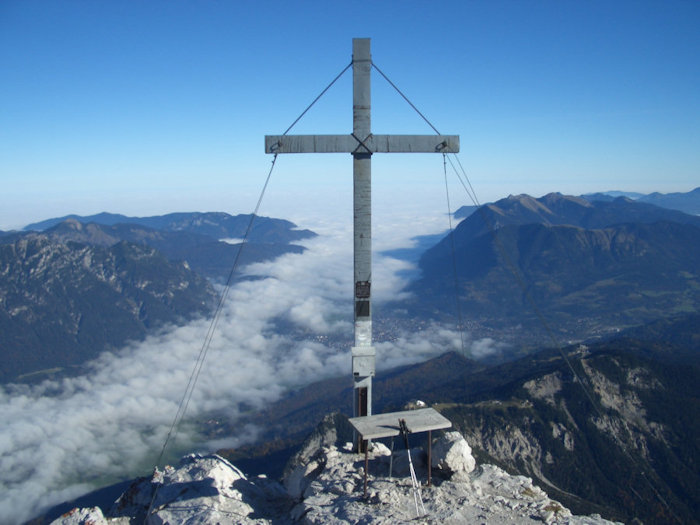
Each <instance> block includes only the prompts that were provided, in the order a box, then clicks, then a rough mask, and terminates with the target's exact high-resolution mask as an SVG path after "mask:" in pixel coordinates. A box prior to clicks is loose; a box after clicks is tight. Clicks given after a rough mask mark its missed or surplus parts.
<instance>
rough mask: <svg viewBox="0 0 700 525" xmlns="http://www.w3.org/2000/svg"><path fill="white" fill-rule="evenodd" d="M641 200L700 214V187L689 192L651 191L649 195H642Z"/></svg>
mask: <svg viewBox="0 0 700 525" xmlns="http://www.w3.org/2000/svg"><path fill="white" fill-rule="evenodd" d="M639 200H640V201H642V202H648V203H649V204H654V205H656V206H662V207H664V208H671V209H674V210H681V211H684V212H685V213H690V214H693V215H700V187H698V188H695V189H694V190H693V191H689V192H687V193H658V192H656V193H650V194H649V195H645V196H644V197H640V199H639Z"/></svg>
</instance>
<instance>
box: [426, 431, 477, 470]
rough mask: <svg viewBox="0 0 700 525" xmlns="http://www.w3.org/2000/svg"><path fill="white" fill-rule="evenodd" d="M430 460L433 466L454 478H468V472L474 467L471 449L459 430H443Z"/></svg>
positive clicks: (434, 445)
mask: <svg viewBox="0 0 700 525" xmlns="http://www.w3.org/2000/svg"><path fill="white" fill-rule="evenodd" d="M430 462H431V465H432V467H433V468H437V469H439V470H442V471H443V472H445V473H447V474H449V475H451V476H452V477H453V478H455V479H457V478H459V479H469V473H470V472H472V471H473V470H474V468H475V467H476V460H475V459H474V456H472V449H471V447H470V446H469V444H468V443H467V440H466V439H464V438H463V437H462V435H461V434H460V433H459V432H445V434H443V435H442V436H441V437H440V438H438V439H437V441H436V442H435V443H434V444H433V451H432V457H431V460H430Z"/></svg>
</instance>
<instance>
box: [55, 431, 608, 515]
mask: <svg viewBox="0 0 700 525" xmlns="http://www.w3.org/2000/svg"><path fill="white" fill-rule="evenodd" d="M330 441H331V440H330V439H319V440H316V444H317V445H318V448H317V449H315V450H313V449H312V448H309V447H305V448H304V449H303V453H300V454H298V455H297V456H296V457H295V459H294V460H293V461H292V463H291V464H290V465H289V468H288V469H287V470H286V474H285V478H284V484H285V487H286V488H285V487H283V486H282V485H281V484H279V483H277V482H275V481H272V480H269V479H267V478H265V477H258V478H254V479H248V478H246V476H245V475H244V474H243V473H242V472H241V471H240V470H238V469H237V468H236V467H234V466H233V465H232V464H231V463H229V462H228V461H226V460H224V459H223V458H221V457H219V456H216V455H209V456H200V455H190V456H186V457H185V458H183V459H182V460H181V463H180V465H178V467H177V468H173V467H166V468H165V469H164V471H163V472H160V471H156V472H155V473H154V475H153V477H152V478H143V479H141V480H138V481H136V482H135V483H134V484H133V485H132V486H131V487H130V488H129V490H127V491H126V492H125V493H124V494H123V495H122V496H121V497H120V498H119V500H117V502H116V503H115V505H114V507H113V508H112V509H111V511H110V512H108V513H107V516H106V517H105V516H103V514H102V512H101V511H100V509H98V508H91V509H74V510H73V511H71V512H69V513H67V514H65V515H64V516H62V517H61V518H59V519H58V520H56V521H54V522H53V523H54V524H55V525H59V524H60V525H78V524H80V525H85V524H87V523H92V524H95V525H104V524H110V525H122V524H123V525H126V524H136V523H139V524H140V523H144V522H145V523H149V524H165V523H171V524H176V523H177V524H180V523H186V524H214V523H221V524H226V523H240V524H253V523H255V524H272V523H274V524H276V525H284V524H293V523H300V524H319V525H320V524H324V525H325V524H346V523H365V524H369V523H372V524H395V523H405V522H408V521H412V520H416V521H418V522H421V523H440V524H463V523H488V524H496V525H499V524H505V523H509V524H511V523H522V524H528V523H539V524H541V523H548V524H575V525H584V524H585V525H598V524H603V523H610V522H608V521H606V520H604V519H602V518H600V517H599V516H572V514H571V512H570V511H569V510H568V509H566V508H564V507H563V506H562V505H560V504H559V503H557V502H556V501H553V500H551V499H549V497H548V496H547V494H545V492H544V491H543V490H542V489H540V488H539V487H536V486H534V485H533V483H532V480H531V479H530V478H526V477H523V476H510V475H509V474H507V473H506V472H505V471H503V470H501V469H500V468H498V467H495V466H492V465H482V466H480V467H478V468H476V469H475V468H474V462H473V457H472V455H471V449H470V448H469V445H468V444H467V443H466V441H465V440H464V438H462V437H461V435H460V434H458V433H456V432H450V433H447V434H446V435H445V436H444V437H443V438H440V439H438V440H437V442H436V443H435V445H434V449H433V450H434V454H435V455H434V458H435V464H436V467H437V468H436V469H434V471H433V472H434V476H433V486H431V487H425V486H423V487H422V488H421V491H422V498H423V503H424V505H425V510H426V515H425V516H420V517H417V514H416V505H415V502H414V496H413V486H412V484H411V480H410V477H408V476H407V475H400V476H399V475H396V474H395V475H394V477H393V478H391V479H390V478H389V477H388V471H389V456H388V454H389V451H388V450H387V448H386V447H384V446H383V445H382V446H376V447H375V449H374V451H373V452H372V453H371V454H370V461H369V475H368V497H367V499H365V498H364V497H363V488H364V455H358V454H352V453H350V452H347V451H344V450H342V449H341V450H339V449H338V448H337V446H336V445H334V444H330V443H329V442H330ZM342 443H344V441H343V442H342ZM341 446H342V444H341ZM412 454H413V455H414V456H417V459H418V461H414V466H415V467H416V475H417V476H418V479H419V480H420V481H421V482H425V481H426V478H427V470H426V469H427V466H426V465H425V462H422V461H420V457H421V456H423V457H424V454H422V453H421V451H420V450H419V449H413V450H412ZM406 455H407V454H406V451H405V450H404V451H397V452H395V453H394V456H395V460H396V461H395V462H399V459H400V458H401V457H404V456H406ZM395 472H396V471H395ZM156 487H157V488H158V491H157V493H156V496H155V500H154V505H153V508H152V510H151V513H150V514H149V515H148V517H147V516H146V510H147V509H148V506H149V504H150V502H151V499H152V498H153V491H154V489H155V488H156Z"/></svg>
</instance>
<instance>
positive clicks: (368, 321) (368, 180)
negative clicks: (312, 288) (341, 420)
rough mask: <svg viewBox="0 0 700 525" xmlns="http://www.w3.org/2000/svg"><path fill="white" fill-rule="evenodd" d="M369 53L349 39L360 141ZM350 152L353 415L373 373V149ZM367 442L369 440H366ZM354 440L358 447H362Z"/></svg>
mask: <svg viewBox="0 0 700 525" xmlns="http://www.w3.org/2000/svg"><path fill="white" fill-rule="evenodd" d="M371 71H372V56H371V54H370V40H369V38H354V39H353V41H352V79H353V95H352V96H353V98H352V117H353V122H352V129H353V135H355V137H357V138H358V140H360V141H364V140H366V139H367V138H368V137H369V136H370V134H371V106H372V104H371V87H370V74H371ZM352 156H353V217H354V222H353V229H354V234H353V244H354V246H353V248H354V249H353V254H354V256H353V257H354V269H353V272H354V273H353V278H354V279H353V282H354V287H355V313H354V320H355V345H354V346H353V348H352V371H353V379H354V390H355V392H354V396H353V399H354V403H353V415H354V416H355V417H360V416H370V415H372V376H373V375H374V370H375V350H374V348H373V347H372V313H371V287H372V191H371V190H372V152H370V151H368V150H367V149H366V148H364V147H363V146H362V145H358V148H357V150H355V151H354V152H353V154H352ZM367 444H369V442H367ZM361 446H362V445H361V442H359V441H358V442H357V450H358V451H359V450H360V449H361Z"/></svg>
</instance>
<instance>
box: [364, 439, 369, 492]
mask: <svg viewBox="0 0 700 525" xmlns="http://www.w3.org/2000/svg"><path fill="white" fill-rule="evenodd" d="M368 469H369V447H368V446H367V443H365V499H367V470H368Z"/></svg>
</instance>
